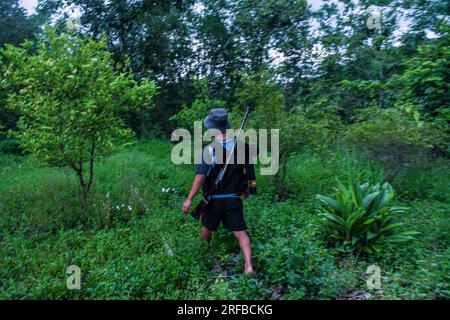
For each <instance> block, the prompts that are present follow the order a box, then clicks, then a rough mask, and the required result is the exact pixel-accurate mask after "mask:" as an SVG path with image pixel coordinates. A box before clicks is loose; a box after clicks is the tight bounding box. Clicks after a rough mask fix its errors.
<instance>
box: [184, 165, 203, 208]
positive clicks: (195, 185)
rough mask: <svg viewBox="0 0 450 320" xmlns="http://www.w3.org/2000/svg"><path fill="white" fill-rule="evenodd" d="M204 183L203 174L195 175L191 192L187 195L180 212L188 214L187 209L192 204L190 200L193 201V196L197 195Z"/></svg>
mask: <svg viewBox="0 0 450 320" xmlns="http://www.w3.org/2000/svg"><path fill="white" fill-rule="evenodd" d="M204 182H205V175H203V174H196V175H195V178H194V182H193V183H192V187H191V191H190V192H189V195H188V197H187V199H186V200H185V201H184V203H183V206H182V207H181V210H182V211H183V212H184V213H188V212H189V208H190V207H191V204H192V199H194V197H195V195H196V194H197V192H198V190H200V188H201V186H202V184H203V183H204Z"/></svg>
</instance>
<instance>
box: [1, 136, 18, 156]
mask: <svg viewBox="0 0 450 320" xmlns="http://www.w3.org/2000/svg"><path fill="white" fill-rule="evenodd" d="M22 152H23V150H22V148H21V147H20V143H19V142H18V141H17V140H14V139H5V140H0V153H5V154H15V155H21V154H22Z"/></svg>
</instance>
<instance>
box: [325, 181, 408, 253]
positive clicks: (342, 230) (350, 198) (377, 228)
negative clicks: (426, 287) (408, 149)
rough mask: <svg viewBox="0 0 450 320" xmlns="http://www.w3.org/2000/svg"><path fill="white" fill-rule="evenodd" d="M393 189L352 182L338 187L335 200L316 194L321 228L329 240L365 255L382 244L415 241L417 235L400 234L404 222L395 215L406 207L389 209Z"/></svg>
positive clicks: (383, 185)
mask: <svg viewBox="0 0 450 320" xmlns="http://www.w3.org/2000/svg"><path fill="white" fill-rule="evenodd" d="M393 198H394V190H393V189H392V187H391V185H390V184H389V183H384V184H382V185H381V184H376V185H374V186H371V185H370V184H369V183H364V184H362V185H359V184H358V183H356V182H355V181H353V182H352V183H350V186H349V187H348V188H346V187H345V186H344V185H343V184H342V183H339V184H338V191H337V193H336V195H335V198H330V197H327V196H323V195H317V199H318V200H319V201H320V202H321V208H320V210H319V213H320V216H321V217H322V225H323V228H324V230H325V233H326V235H327V237H328V238H329V240H331V241H333V242H334V243H335V244H338V245H343V246H344V247H350V248H355V249H361V250H362V251H366V252H374V251H375V252H379V251H380V248H381V245H382V244H383V242H404V241H409V240H412V239H414V238H413V235H415V234H416V232H412V231H402V230H401V229H400V227H401V226H403V223H401V222H397V221H396V218H395V216H394V215H395V214H400V213H404V212H405V210H406V209H405V208H402V207H391V206H390V203H391V201H392V200H393Z"/></svg>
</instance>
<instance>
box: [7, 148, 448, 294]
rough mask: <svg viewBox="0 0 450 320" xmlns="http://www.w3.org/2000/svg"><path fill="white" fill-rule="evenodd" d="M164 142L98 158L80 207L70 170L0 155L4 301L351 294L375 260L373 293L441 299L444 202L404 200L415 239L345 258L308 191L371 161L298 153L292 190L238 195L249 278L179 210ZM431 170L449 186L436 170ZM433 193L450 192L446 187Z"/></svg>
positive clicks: (373, 176)
mask: <svg viewBox="0 0 450 320" xmlns="http://www.w3.org/2000/svg"><path fill="white" fill-rule="evenodd" d="M170 150H171V144H170V143H167V142H165V141H159V140H151V141H148V142H145V143H144V142H140V143H139V144H137V145H135V146H131V147H127V148H126V149H125V150H123V151H122V152H120V153H118V154H115V155H112V156H109V157H107V158H105V159H103V160H102V161H99V162H98V164H97V171H96V174H97V178H98V181H99V182H98V183H97V184H94V186H93V189H92V191H91V195H90V201H89V203H88V205H87V206H86V207H85V209H83V210H82V209H81V208H80V206H79V201H80V200H79V198H78V194H77V181H76V179H75V178H74V177H73V176H72V175H71V172H70V170H68V169H64V170H60V169H55V168H39V167H36V164H35V162H34V161H33V160H32V159H31V158H29V157H26V158H25V157H16V156H11V155H1V154H0V211H1V212H2V214H1V215H0V242H1V245H0V256H1V257H2V268H0V297H1V298H3V299H11V298H14V299H19V298H22V299H23V298H29V299H335V298H338V299H348V298H349V296H352V295H353V294H354V293H358V292H366V290H367V288H366V283H365V279H364V275H365V272H366V269H367V266H368V265H370V264H373V263H376V264H378V265H379V266H380V267H381V269H382V272H383V274H382V276H383V277H382V279H383V280H382V286H383V291H384V293H377V292H370V293H371V295H372V298H373V299H383V298H388V299H399V298H400V299H415V298H422V299H436V298H448V297H449V287H448V261H449V257H450V251H449V250H448V248H449V243H448V236H447V234H448V223H447V218H448V210H449V208H448V204H447V203H448V200H442V202H440V201H436V200H433V201H430V200H424V199H422V198H416V199H415V200H414V201H412V202H407V203H402V204H401V205H402V206H408V207H410V208H411V209H410V210H408V211H407V212H406V213H404V214H403V215H402V222H403V223H404V224H405V228H406V227H407V228H408V229H411V230H414V231H417V232H420V234H418V235H416V236H415V237H416V238H417V240H416V241H411V242H403V243H402V246H392V247H391V246H389V245H387V246H385V247H383V250H382V251H381V252H380V253H378V254H376V255H373V254H368V255H367V256H357V255H353V254H351V253H349V254H346V255H342V253H341V252H339V251H338V249H333V248H329V247H327V246H326V245H325V243H324V242H322V241H321V239H320V237H319V235H320V233H319V231H320V229H317V227H316V226H317V224H318V223H319V221H320V219H321V218H320V217H319V216H318V215H317V214H316V213H315V209H316V204H315V202H314V201H313V200H314V199H313V195H314V194H315V193H329V192H332V189H331V187H332V186H333V181H334V177H335V176H338V177H340V178H341V179H346V178H348V177H350V176H353V174H354V173H355V172H356V171H357V172H359V173H361V172H363V174H362V177H363V178H364V179H366V180H369V181H376V180H377V178H378V175H379V169H376V168H371V167H370V164H369V163H367V162H361V161H357V159H356V158H355V157H354V155H352V154H351V153H343V152H342V151H340V153H339V152H337V153H332V152H331V151H330V155H329V156H327V157H326V158H325V159H322V158H321V156H320V154H318V153H316V152H302V153H300V154H298V155H295V156H293V157H292V158H290V159H289V162H288V166H287V168H288V177H290V179H291V178H293V177H296V176H297V178H296V179H293V180H290V181H291V183H292V187H294V188H295V190H296V193H297V195H296V197H294V196H293V195H289V197H288V198H287V200H286V201H285V202H283V203H280V202H274V201H273V192H272V191H271V190H272V189H271V188H273V184H272V182H271V181H270V179H260V177H258V184H259V190H260V191H261V192H260V194H259V195H258V196H257V197H255V198H250V199H248V200H247V201H246V202H245V214H246V220H247V222H248V225H249V231H248V232H249V235H250V237H251V240H252V249H253V255H254V267H255V270H256V271H257V274H258V275H257V277H256V278H255V279H249V278H248V277H245V276H244V275H242V271H243V257H242V255H241V254H240V250H239V246H238V245H237V243H236V240H235V239H234V237H233V235H232V234H230V233H229V232H226V231H225V230H222V229H219V231H218V232H216V233H215V234H214V236H213V242H212V250H211V251H210V250H208V246H207V245H206V244H204V243H202V242H201V240H200V235H199V232H200V228H199V225H198V223H196V222H195V221H193V220H192V219H191V218H190V217H189V216H185V215H182V214H181V213H180V208H179V207H180V204H181V202H182V200H183V198H184V196H185V194H186V193H187V192H188V190H189V188H190V183H191V179H192V174H193V171H192V170H189V169H187V168H185V167H179V166H174V165H171V164H170V160H169V157H170ZM352 170H354V171H352ZM430 174H432V175H433V177H434V179H435V180H438V179H441V180H442V181H441V185H442V184H444V183H446V182H447V181H446V179H445V177H443V176H442V175H440V174H439V171H437V172H435V173H432V172H430ZM413 182H414V180H413V179H412V180H411V181H410V182H409V184H408V185H409V188H412V186H411V184H412V183H413ZM418 183H421V181H418ZM168 188H170V191H169V192H164V191H166V190H167V189H168ZM436 188H438V186H437V185H436ZM163 189H164V191H163ZM173 189H175V190H173ZM438 191H439V190H437V189H436V190H435V191H434V192H436V193H437V192H438ZM441 192H442V194H441V197H440V199H448V197H449V194H448V189H447V194H445V192H446V191H445V190H441ZM417 196H420V194H417ZM130 208H131V210H130ZM168 248H170V249H171V251H170V250H168ZM169 253H170V254H169ZM72 264H75V265H78V266H80V267H81V275H82V279H81V280H82V283H81V290H67V288H66V279H67V278H66V276H67V275H66V273H65V271H66V268H67V266H69V265H72Z"/></svg>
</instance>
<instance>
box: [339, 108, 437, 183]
mask: <svg viewBox="0 0 450 320" xmlns="http://www.w3.org/2000/svg"><path fill="white" fill-rule="evenodd" d="M355 120H356V123H355V124H353V125H352V126H350V127H349V129H348V130H347V132H346V133H345V135H344V142H345V143H346V144H347V145H351V146H353V147H354V148H356V149H357V150H358V151H360V152H364V153H366V154H367V155H368V156H369V157H370V158H372V159H375V160H377V161H379V162H380V163H382V164H383V166H384V169H385V172H386V175H387V177H388V178H390V177H394V176H395V175H396V174H397V173H398V172H399V171H400V170H401V169H402V167H404V166H405V165H406V164H410V163H417V160H418V159H419V158H420V157H419V156H422V158H424V157H426V156H427V154H428V153H429V151H430V150H431V148H432V147H433V146H439V147H441V148H445V134H444V132H442V130H440V129H439V128H437V127H436V126H435V125H434V124H433V123H431V122H424V121H417V120H416V119H414V118H413V116H411V115H409V114H407V113H405V112H402V111H400V110H398V109H377V108H366V109H364V110H362V111H360V113H359V114H358V115H357V116H356V118H355ZM418 157H419V158H418Z"/></svg>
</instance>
